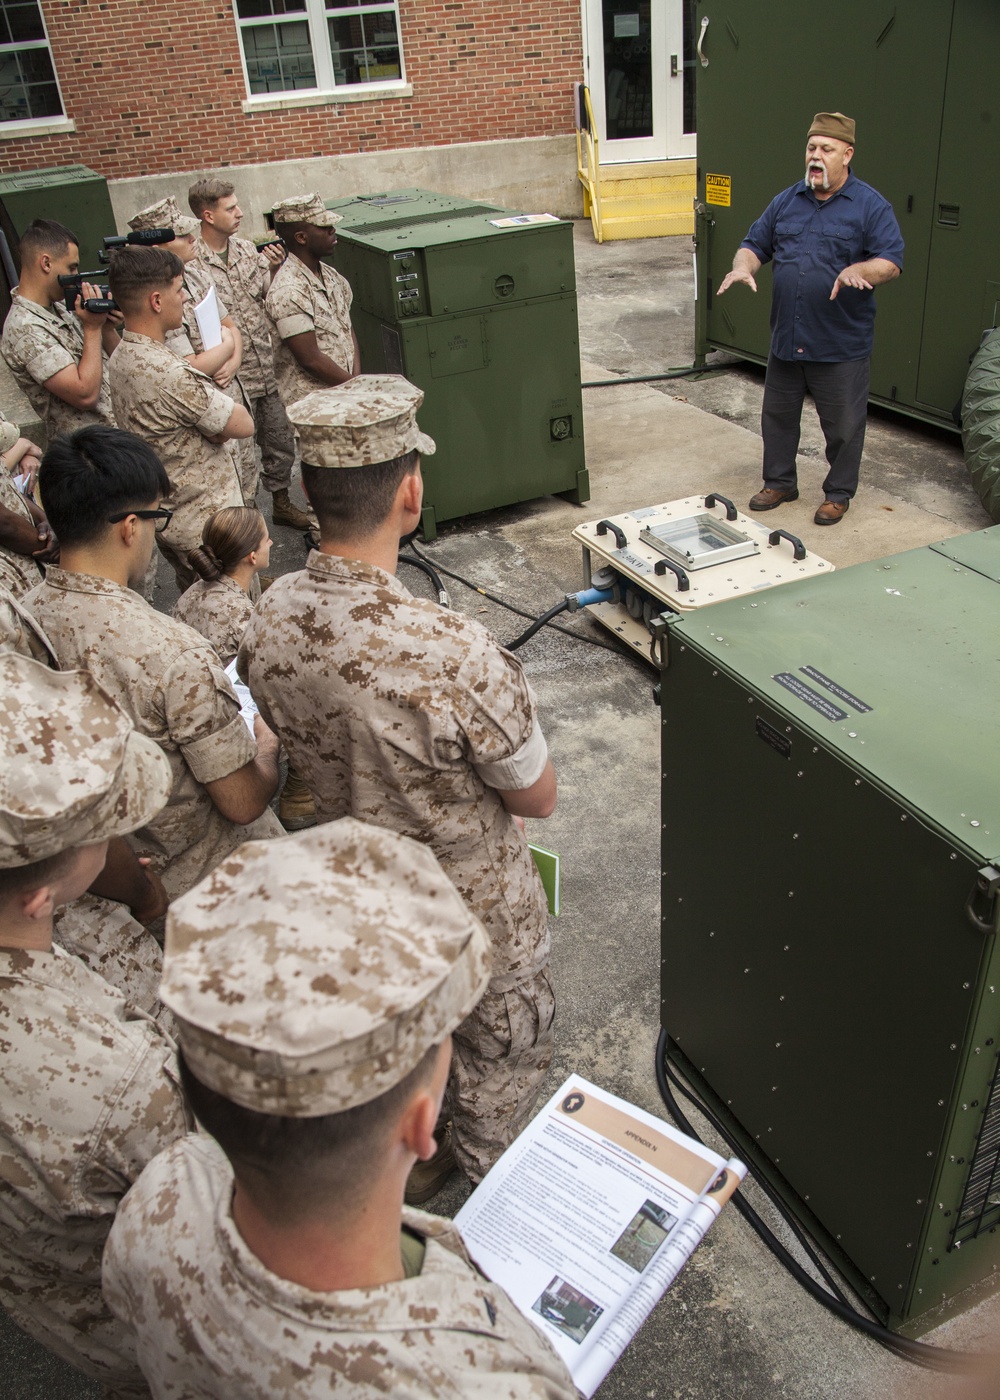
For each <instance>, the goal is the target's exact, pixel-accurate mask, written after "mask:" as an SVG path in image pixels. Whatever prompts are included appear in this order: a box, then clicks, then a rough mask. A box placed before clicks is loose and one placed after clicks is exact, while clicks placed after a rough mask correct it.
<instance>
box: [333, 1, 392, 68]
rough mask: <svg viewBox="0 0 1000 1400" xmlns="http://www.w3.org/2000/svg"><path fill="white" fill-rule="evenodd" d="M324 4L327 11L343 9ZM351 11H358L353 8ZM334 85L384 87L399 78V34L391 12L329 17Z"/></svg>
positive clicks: (358, 13)
mask: <svg viewBox="0 0 1000 1400" xmlns="http://www.w3.org/2000/svg"><path fill="white" fill-rule="evenodd" d="M346 8H347V7H346V6H343V5H336V4H331V3H329V0H328V3H327V10H328V11H331V10H335V9H341V10H343V9H346ZM350 8H351V9H353V10H355V11H358V10H359V7H358V6H357V5H353V6H351V7H350ZM328 24H329V33H330V53H331V56H332V58H333V70H334V82H335V83H336V84H337V86H340V85H341V84H351V83H384V82H390V81H392V80H393V79H399V78H401V77H402V76H403V65H402V58H401V55H400V47H399V30H398V28H397V25H396V15H395V11H394V10H376V11H372V12H370V13H367V14H366V13H361V12H356V13H354V14H350V15H348V14H342V15H338V16H336V17H334V16H333V15H330V16H329V19H328Z"/></svg>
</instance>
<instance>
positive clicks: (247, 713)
mask: <svg viewBox="0 0 1000 1400" xmlns="http://www.w3.org/2000/svg"><path fill="white" fill-rule="evenodd" d="M226 675H227V676H228V677H229V679H230V680H231V681H232V683H233V689H234V690H235V691H236V698H237V700H238V701H239V702H240V714H241V715H242V716H243V720H244V723H245V724H246V727H247V728H248V729H249V731H250V733H251V734H252V733H253V718H254V715H255V714H256V713H257V706H256V704H255V702H254V698H253V696H252V695H251V694H250V688H249V686H245V685H244V684H243V682H242V681H241V680H240V678H239V676H238V675H237V674H236V658H235V656H234V657H233V659H232V661H230V663H229V665H228V666H227V667H226Z"/></svg>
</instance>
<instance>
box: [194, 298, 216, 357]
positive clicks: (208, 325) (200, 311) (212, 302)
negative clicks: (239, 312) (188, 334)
mask: <svg viewBox="0 0 1000 1400" xmlns="http://www.w3.org/2000/svg"><path fill="white" fill-rule="evenodd" d="M194 318H195V320H196V321H197V322H198V329H199V330H200V331H201V341H202V344H203V345H204V347H205V349H206V350H214V349H215V347H216V346H217V345H221V344H222V321H221V320H220V318H219V299H218V297H217V296H216V295H215V287H214V286H212V287H209V289H208V291H207V292H206V293H205V295H204V297H202V299H201V301H199V302H198V304H197V306H196V307H195V308H194Z"/></svg>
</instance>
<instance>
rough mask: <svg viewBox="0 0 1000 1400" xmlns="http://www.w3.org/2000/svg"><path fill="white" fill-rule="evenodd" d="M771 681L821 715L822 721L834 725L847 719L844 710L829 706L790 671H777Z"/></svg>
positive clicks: (826, 701)
mask: <svg viewBox="0 0 1000 1400" xmlns="http://www.w3.org/2000/svg"><path fill="white" fill-rule="evenodd" d="M771 679H772V680H773V681H777V682H778V684H779V685H783V686H784V687H785V689H786V690H790V691H791V692H792V694H793V695H796V696H798V698H799V699H800V700H804V701H805V703H806V704H807V705H809V706H810V708H811V709H814V710H815V711H816V713H817V714H820V715H822V716H823V718H824V719H829V720H832V721H833V722H834V723H836V721H837V720H840V719H846V718H847V711H846V710H842V709H841V708H840V706H839V705H833V704H831V703H830V701H829V700H827V699H826V697H825V696H823V695H820V693H819V691H817V690H813V688H812V686H810V685H806V683H805V681H800V680H799V678H798V676H793V675H792V673H791V671H779V672H778V674H777V675H776V676H772V677H771Z"/></svg>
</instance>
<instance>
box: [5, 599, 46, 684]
mask: <svg viewBox="0 0 1000 1400" xmlns="http://www.w3.org/2000/svg"><path fill="white" fill-rule="evenodd" d="M11 651H13V652H16V653H17V654H18V655H19V656H29V657H31V659H32V660H33V661H40V662H41V663H42V665H43V666H52V667H53V668H54V669H58V667H57V664H56V654H55V650H54V648H53V647H52V644H51V642H50V641H49V639H48V637H46V635H45V633H44V632H43V631H42V629H41V627H40V626H39V625H38V623H37V622H36V621H35V619H34V618H33V617H32V615H31V613H30V612H28V610H27V608H26V607H25V606H24V604H23V603H21V602H19V601H18V600H17V599H16V598H15V597H14V595H13V594H12V593H11V592H10V591H9V590H8V589H6V588H4V586H3V584H2V583H0V655H3V653H4V652H11Z"/></svg>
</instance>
